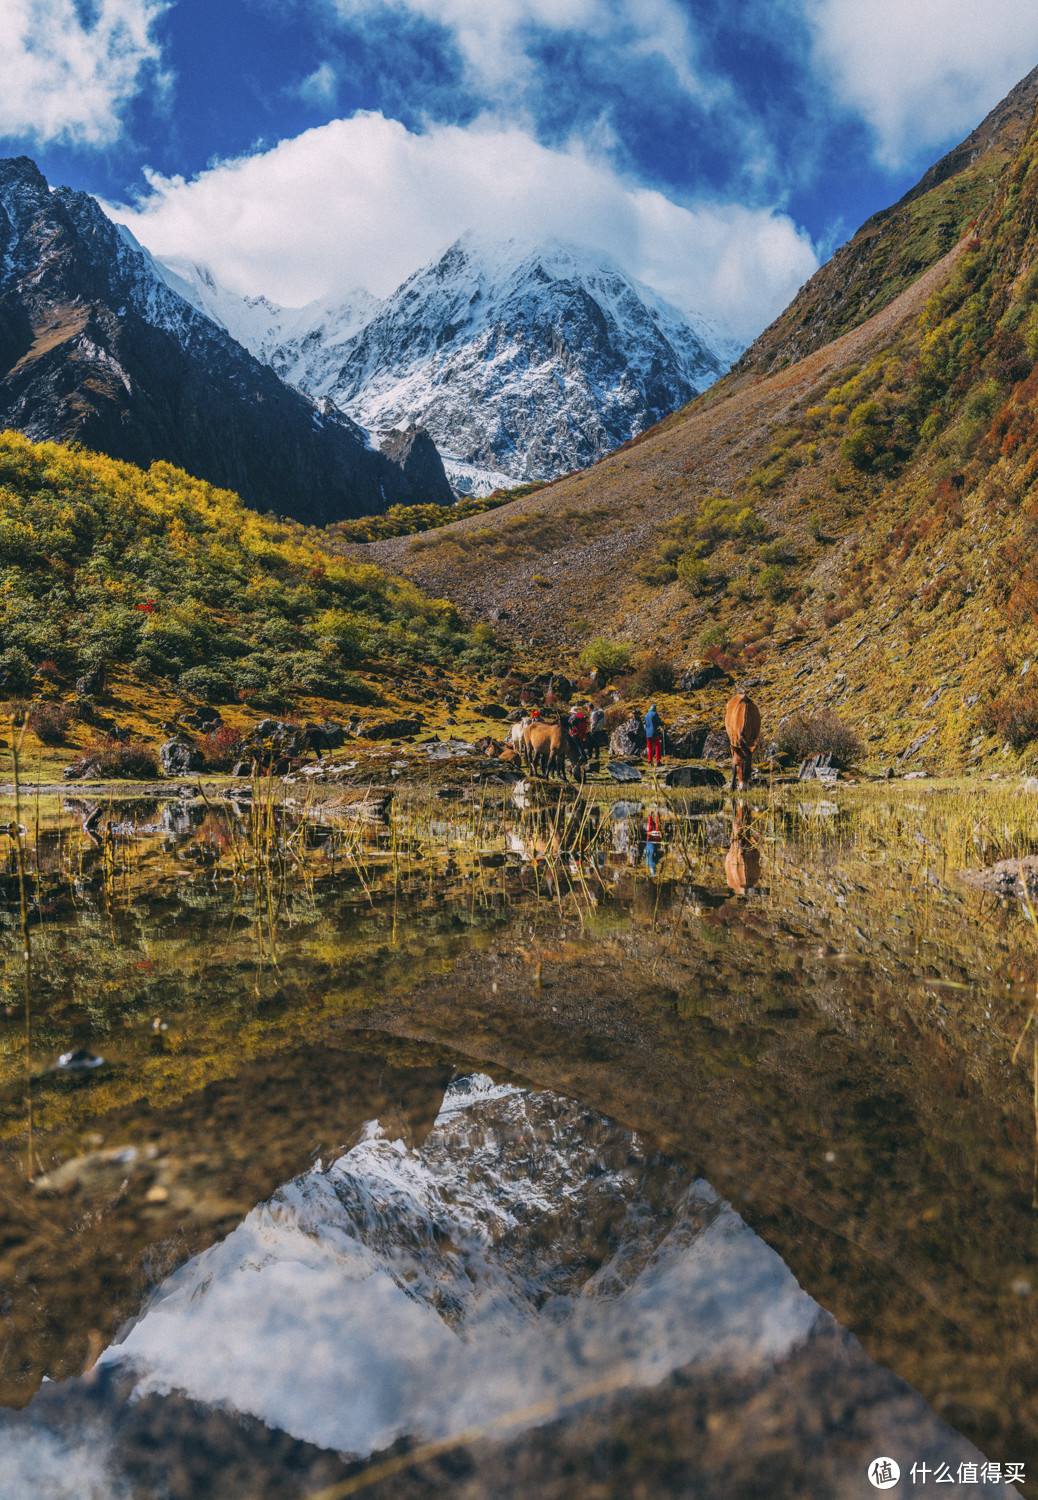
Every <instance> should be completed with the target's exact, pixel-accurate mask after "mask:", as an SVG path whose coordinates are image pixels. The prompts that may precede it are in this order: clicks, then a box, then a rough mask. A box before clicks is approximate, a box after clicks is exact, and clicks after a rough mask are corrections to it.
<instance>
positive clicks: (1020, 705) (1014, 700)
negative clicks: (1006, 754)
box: [981, 687, 1038, 750]
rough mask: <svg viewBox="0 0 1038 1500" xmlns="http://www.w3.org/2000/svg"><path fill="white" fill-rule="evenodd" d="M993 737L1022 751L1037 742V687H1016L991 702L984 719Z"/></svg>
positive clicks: (983, 723)
mask: <svg viewBox="0 0 1038 1500" xmlns="http://www.w3.org/2000/svg"><path fill="white" fill-rule="evenodd" d="M981 723H982V727H983V728H984V729H986V730H987V731H988V732H989V733H990V734H996V735H997V736H998V737H999V739H1000V740H1003V741H1004V742H1005V743H1007V744H1009V745H1012V747H1013V749H1014V750H1020V749H1022V748H1023V747H1024V746H1025V745H1029V744H1030V743H1031V741H1032V740H1036V739H1038V687H1031V688H1027V687H1023V688H1019V687H1013V688H1011V689H1010V690H1009V691H1008V692H1004V693H1002V694H1000V696H999V697H997V698H996V699H994V701H993V702H991V703H989V704H988V706H987V708H986V709H985V711H984V713H983V715H982V718H981Z"/></svg>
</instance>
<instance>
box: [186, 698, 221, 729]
mask: <svg viewBox="0 0 1038 1500" xmlns="http://www.w3.org/2000/svg"><path fill="white" fill-rule="evenodd" d="M177 720H178V722H179V723H181V724H185V725H186V726H187V728H188V729H197V730H199V731H200V733H202V734H209V733H211V731H212V730H214V729H217V728H219V726H220V725H221V724H222V723H223V716H222V714H221V713H220V712H219V710H218V709H215V708H209V707H208V706H206V705H204V704H202V705H200V706H199V707H198V708H189V709H186V710H185V711H184V712H183V713H182V714H178V715H177Z"/></svg>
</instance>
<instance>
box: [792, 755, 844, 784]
mask: <svg viewBox="0 0 1038 1500" xmlns="http://www.w3.org/2000/svg"><path fill="white" fill-rule="evenodd" d="M839 777H840V763H839V761H837V760H834V758H833V756H832V754H829V755H821V754H819V755H809V756H808V757H807V759H806V760H803V761H801V762H800V770H799V771H798V772H797V780H798V781H838V780H839Z"/></svg>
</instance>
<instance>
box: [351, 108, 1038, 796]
mask: <svg viewBox="0 0 1038 1500" xmlns="http://www.w3.org/2000/svg"><path fill="white" fill-rule="evenodd" d="M1036 156H1038V134H1036V129H1035V125H1034V121H1033V120H1032V122H1031V125H1030V127H1029V129H1028V131H1027V133H1026V135H1025V138H1024V140H1023V142H1022V145H1021V147H1020V148H1019V150H1018V152H1017V154H1016V156H1015V158H1014V160H1013V161H1012V162H1011V163H1010V165H1009V166H1008V167H1007V169H1006V170H1005V172H1004V173H1003V174H1002V177H1001V178H1000V180H999V183H998V185H997V188H996V191H995V196H994V198H993V200H992V202H991V203H990V205H989V207H988V208H987V209H986V210H985V212H984V213H983V215H982V216H981V217H980V219H979V220H978V222H977V224H976V225H975V227H974V230H973V231H971V232H970V234H969V236H968V237H966V238H964V239H963V240H961V241H960V242H959V244H958V245H957V246H956V247H955V248H954V249H953V250H951V251H949V252H948V253H947V254H946V255H945V256H944V257H943V258H942V259H941V260H940V261H939V262H938V263H937V264H936V265H934V266H933V267H932V268H931V269H930V270H929V271H928V272H926V273H925V274H924V275H922V276H921V277H919V278H918V279H917V280H916V281H915V283H914V284H913V285H912V286H911V287H910V288H909V289H908V290H907V291H905V292H902V293H901V295H900V296H898V297H897V298H895V299H894V300H893V301H892V302H891V303H890V304H889V305H888V306H887V307H886V308H884V309H883V311H882V312H880V313H878V314H877V315H875V316H874V317H873V318H871V319H869V320H867V321H866V322H864V323H862V324H861V325H859V326H858V327H856V328H854V329H852V330H851V331H850V332H848V333H845V334H844V335H842V336H841V337H840V338H839V339H837V340H835V341H833V342H831V343H829V344H827V345H826V346H824V347H823V348H822V349H819V350H817V351H815V352H813V353H812V354H810V355H808V356H807V357H806V358H804V359H802V360H800V361H799V362H798V363H796V364H793V365H790V366H788V367H787V368H785V369H783V370H781V371H780V372H779V373H777V374H774V375H771V376H769V377H767V378H760V377H755V376H754V375H752V374H747V373H742V374H738V373H735V372H733V373H732V374H731V375H730V376H728V377H726V378H725V379H724V380H723V381H722V382H720V383H719V384H718V385H717V386H715V387H713V388H712V389H711V390H710V391H709V392H708V393H706V394H705V395H704V396H702V397H700V398H699V399H698V400H697V401H695V402H694V403H693V404H692V405H691V407H689V408H687V409H686V410H685V411H683V412H681V413H678V414H676V415H675V416H674V417H673V418H671V419H669V420H668V421H665V422H664V423H662V424H660V426H659V427H658V428H657V429H656V430H655V431H654V432H653V433H652V434H649V435H648V436H647V437H646V438H645V439H643V440H642V441H640V442H638V443H636V444H633V445H628V447H627V448H626V449H624V450H620V451H619V452H617V453H616V454H614V455H612V456H610V457H609V458H608V459H606V460H605V461H604V462H602V463H600V464H598V465H596V466H595V467H594V468H593V469H590V470H587V471H585V472H584V473H582V474H580V475H577V476H573V477H571V478H569V479H566V480H564V481H561V482H560V483H558V484H556V485H554V486H552V487H551V488H550V489H549V490H547V491H542V492H540V493H539V494H537V495H536V496H532V497H530V498H529V499H526V500H523V501H519V502H517V503H515V504H513V505H509V506H506V507H504V508H502V509H501V510H499V511H495V512H493V513H492V514H490V515H488V516H482V517H475V518H472V519H471V520H469V521H466V522H463V523H460V524H459V525H457V526H454V527H450V528H447V529H446V530H444V531H440V532H437V533H435V534H432V535H430V536H428V537H423V538H417V539H414V540H412V541H411V542H410V543H408V542H405V541H396V542H387V543H381V544H378V545H376V547H375V548H374V549H373V551H374V552H375V554H376V555H377V556H379V557H380V558H382V559H384V560H387V561H388V560H393V562H394V563H395V564H396V565H400V566H404V567H406V569H407V570H408V571H409V572H410V573H411V574H412V576H414V577H415V578H417V579H419V580H421V581H422V582H423V583H424V584H426V585H427V586H430V585H431V586H434V587H439V588H442V589H443V591H444V592H446V593H447V594H448V595H449V596H450V597H451V598H452V599H454V600H455V601H456V602H458V603H459V604H460V605H461V606H462V607H464V608H466V609H468V610H470V611H471V612H472V613H473V615H476V616H479V615H482V616H483V617H485V618H491V617H493V616H494V615H495V613H496V612H497V611H500V610H504V611H505V612H506V615H507V616H508V618H506V619H505V620H504V621H503V622H502V624H503V628H504V629H505V630H507V631H510V632H511V634H512V636H513V639H514V641H515V642H516V644H517V645H521V646H522V647H524V648H525V649H530V647H531V646H532V647H533V649H534V651H535V652H538V653H543V652H544V651H545V650H547V651H550V652H551V654H552V655H553V657H555V658H556V659H562V660H565V659H566V658H567V657H571V656H572V655H573V654H574V653H575V652H576V651H577V650H578V649H579V647H580V646H581V645H582V643H584V642H586V641H587V640H588V639H589V638H590V637H593V636H595V635H597V634H600V633H607V634H608V635H610V636H612V637H615V638H618V639H620V640H624V641H627V642H629V643H630V644H631V645H632V646H633V647H636V648H637V647H642V648H647V647H653V646H654V647H658V648H660V649H663V650H664V651H665V652H667V653H668V654H670V655H672V656H673V657H675V658H677V659H682V658H689V657H695V656H698V655H702V654H703V653H705V652H706V651H708V650H709V651H711V652H713V654H714V655H716V656H718V657H719V659H720V660H721V661H722V665H725V666H726V667H728V668H729V670H730V671H731V672H732V673H733V674H734V675H735V676H736V677H737V678H741V679H742V680H743V681H745V682H754V683H755V684H756V686H757V690H758V691H759V693H760V696H761V698H762V701H763V702H764V704H765V710H766V725H765V727H766V732H773V730H774V728H775V726H776V724H777V723H778V721H779V720H780V719H781V718H782V717H783V716H786V715H789V714H790V713H792V712H795V711H798V710H803V711H805V712H807V711H816V710H819V709H821V708H834V709H837V710H839V711H842V712H843V713H844V714H845V715H846V716H847V717H849V718H851V719H853V721H854V722H855V723H856V724H857V725H858V726H859V728H860V729H861V731H862V733H863V735H864V737H865V738H866V740H867V741H868V742H869V745H870V750H871V752H872V753H873V755H875V756H876V757H879V756H883V757H884V758H886V757H893V756H894V755H898V756H900V757H901V763H902V765H904V766H909V765H912V766H915V765H919V764H922V765H926V764H933V765H943V766H947V767H953V766H959V767H964V766H968V765H970V764H974V763H976V762H977V761H978V760H982V759H984V758H985V757H986V756H987V755H989V754H993V755H994V756H995V757H996V762H998V763H1002V762H1001V760H1000V757H1001V755H1002V753H1003V747H1007V748H1006V750H1005V754H1006V755H1009V754H1010V753H1011V752H1013V753H1015V752H1016V751H1019V752H1021V753H1022V754H1024V755H1025V756H1029V755H1031V754H1032V753H1033V752H1032V750H1031V749H1029V748H1028V747H1030V746H1032V745H1033V741H1034V738H1035V736H1036V735H1038V694H1036V693H1035V690H1034V689H1032V688H1031V687H1030V686H1029V682H1032V681H1034V678H1031V677H1030V676H1029V674H1030V671H1031V662H1032V660H1033V659H1035V658H1036V657H1038V642H1036V639H1035V632H1034V620H1035V606H1036V604H1038V572H1036V569H1038V563H1036V561H1035V558H1036V554H1038V548H1036V545H1035V543H1036V541H1038V496H1036V494H1035V491H1034V479H1035V477H1036V475H1038V424H1036V423H1035V398H1036V393H1038V376H1036V375H1035V374H1034V373H1033V366H1034V361H1035V359H1036V357H1038V269H1036V270H1034V271H1032V267H1034V266H1036V265H1038V231H1036V228H1035V224H1036V217H1038V167H1036ZM535 575H536V578H537V580H539V581H535ZM1004 763H1005V764H1008V763H1009V762H1008V761H1006V762H1004Z"/></svg>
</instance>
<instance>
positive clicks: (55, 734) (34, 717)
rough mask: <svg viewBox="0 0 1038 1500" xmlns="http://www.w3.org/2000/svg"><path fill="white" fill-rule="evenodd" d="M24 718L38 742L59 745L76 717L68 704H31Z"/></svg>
mask: <svg viewBox="0 0 1038 1500" xmlns="http://www.w3.org/2000/svg"><path fill="white" fill-rule="evenodd" d="M26 717H27V720H28V724H29V728H30V729H31V730H32V732H33V734H34V735H35V736H36V738H37V739H38V740H41V741H42V742H43V744H45V745H60V744H61V743H62V742H63V740H64V738H65V735H66V734H67V733H68V729H69V726H70V724H71V723H72V722H73V720H74V719H75V717H76V715H75V710H74V709H73V708H72V706H71V704H69V703H33V704H31V705H30V707H29V711H28V714H27V715H26Z"/></svg>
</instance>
